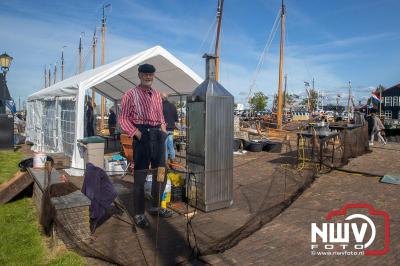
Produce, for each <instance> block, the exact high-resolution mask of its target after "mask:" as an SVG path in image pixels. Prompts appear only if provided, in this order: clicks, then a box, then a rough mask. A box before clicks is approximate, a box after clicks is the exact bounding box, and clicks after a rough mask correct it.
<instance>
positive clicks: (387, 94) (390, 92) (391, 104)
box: [382, 84, 400, 127]
mask: <svg viewBox="0 0 400 266" xmlns="http://www.w3.org/2000/svg"><path fill="white" fill-rule="evenodd" d="M382 110H383V114H384V115H385V125H388V126H394V127H400V84H397V85H395V86H393V87H390V88H388V89H386V90H385V91H383V92H382Z"/></svg>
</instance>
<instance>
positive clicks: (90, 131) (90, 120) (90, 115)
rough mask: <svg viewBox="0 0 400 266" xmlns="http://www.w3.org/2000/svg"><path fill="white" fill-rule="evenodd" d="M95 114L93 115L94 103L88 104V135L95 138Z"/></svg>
mask: <svg viewBox="0 0 400 266" xmlns="http://www.w3.org/2000/svg"><path fill="white" fill-rule="evenodd" d="M93 122H94V114H93V107H92V102H91V101H87V102H86V133H87V136H88V137H91V136H94V128H93Z"/></svg>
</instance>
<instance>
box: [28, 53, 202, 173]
mask: <svg viewBox="0 0 400 266" xmlns="http://www.w3.org/2000/svg"><path fill="white" fill-rule="evenodd" d="M143 63H149V64H153V65H154V66H155V67H156V69H157V70H156V73H155V79H154V83H153V87H154V88H155V89H157V90H158V91H160V92H165V93H167V94H169V95H188V94H191V93H192V91H193V90H194V89H195V88H196V87H197V86H198V85H199V84H200V83H201V82H202V81H203V80H202V79H201V78H200V77H199V76H198V75H197V74H196V73H194V72H193V71H192V70H191V69H190V68H189V67H187V66H186V65H184V64H183V63H182V62H181V61H179V60H178V59H177V58H176V57H174V56H173V55H172V54H171V53H169V52H168V51H167V50H165V49H164V48H162V47H161V46H155V47H153V48H150V49H148V50H145V51H143V52H140V53H138V54H135V55H131V56H128V57H124V58H122V59H119V60H117V61H114V62H112V63H109V64H107V65H103V66H100V67H98V68H95V69H92V70H88V71H85V72H83V73H81V74H78V75H76V76H73V77H70V78H68V79H65V80H63V81H60V82H58V83H56V84H54V85H52V86H50V87H48V88H45V89H42V90H40V91H38V92H36V93H34V94H32V95H30V96H29V97H28V101H27V127H26V132H27V140H29V141H31V142H32V143H33V144H34V146H33V148H32V149H33V150H34V151H40V152H46V153H52V152H62V153H65V154H66V155H68V156H70V157H71V159H72V163H71V166H72V167H73V168H78V169H83V168H84V163H83V159H82V157H81V155H80V153H79V150H78V146H77V140H78V139H81V138H83V137H84V127H85V125H84V116H85V95H86V91H87V90H88V89H92V90H94V91H96V92H97V93H99V94H101V95H103V96H105V97H107V98H108V99H110V100H112V101H114V103H115V105H117V104H118V102H120V100H121V98H122V96H123V94H124V93H125V92H126V91H127V90H129V89H130V88H132V87H134V86H136V85H137V84H138V83H139V78H138V76H137V68H138V66H139V65H140V64H143Z"/></svg>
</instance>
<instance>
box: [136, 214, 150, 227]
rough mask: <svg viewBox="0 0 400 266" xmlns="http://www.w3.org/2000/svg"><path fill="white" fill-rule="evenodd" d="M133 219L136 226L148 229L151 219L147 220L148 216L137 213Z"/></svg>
mask: <svg viewBox="0 0 400 266" xmlns="http://www.w3.org/2000/svg"><path fill="white" fill-rule="evenodd" d="M133 220H134V221H135V224H136V226H137V227H140V228H142V229H146V228H148V227H149V225H150V224H149V221H148V220H147V218H146V216H144V214H139V215H135V216H134V217H133Z"/></svg>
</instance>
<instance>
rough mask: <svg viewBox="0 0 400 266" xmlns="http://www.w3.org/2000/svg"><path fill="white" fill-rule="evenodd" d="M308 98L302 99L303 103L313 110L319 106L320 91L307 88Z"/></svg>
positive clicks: (309, 109)
mask: <svg viewBox="0 0 400 266" xmlns="http://www.w3.org/2000/svg"><path fill="white" fill-rule="evenodd" d="M307 94H308V95H307V98H305V99H303V100H302V101H301V105H304V106H306V107H307V110H308V111H310V112H312V111H314V110H315V109H316V108H317V103H318V91H317V90H315V89H309V90H307Z"/></svg>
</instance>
